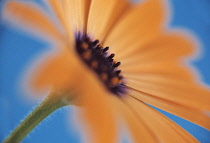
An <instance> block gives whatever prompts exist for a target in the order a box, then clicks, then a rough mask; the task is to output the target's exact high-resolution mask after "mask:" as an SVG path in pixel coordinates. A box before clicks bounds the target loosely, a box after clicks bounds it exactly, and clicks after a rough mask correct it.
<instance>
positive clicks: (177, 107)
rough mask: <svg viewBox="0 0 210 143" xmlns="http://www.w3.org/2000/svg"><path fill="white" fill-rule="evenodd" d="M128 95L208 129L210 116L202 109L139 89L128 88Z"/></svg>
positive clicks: (209, 127)
mask: <svg viewBox="0 0 210 143" xmlns="http://www.w3.org/2000/svg"><path fill="white" fill-rule="evenodd" d="M129 95H130V96H132V97H133V98H136V99H137V100H141V101H143V102H146V103H148V104H151V105H153V106H155V107H158V108H160V109H162V110H164V111H166V112H169V113H171V114H174V115H176V116H179V117H181V118H184V119H186V120H188V121H191V122H193V123H195V124H198V125H200V126H202V127H204V128H207V129H210V122H209V121H210V117H209V116H208V115H207V114H206V113H205V112H204V111H202V110H196V109H193V108H189V107H186V106H184V105H181V104H177V103H175V102H173V101H169V100H166V99H162V98H158V97H156V96H153V95H151V94H147V93H144V92H141V91H136V90H130V91H129Z"/></svg>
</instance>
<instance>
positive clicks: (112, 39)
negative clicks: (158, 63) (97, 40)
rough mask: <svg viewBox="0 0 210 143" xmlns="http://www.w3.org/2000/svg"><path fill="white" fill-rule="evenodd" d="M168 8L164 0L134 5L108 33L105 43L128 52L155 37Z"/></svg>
mask: <svg viewBox="0 0 210 143" xmlns="http://www.w3.org/2000/svg"><path fill="white" fill-rule="evenodd" d="M165 11H166V8H165V5H164V3H163V1H162V0H145V1H143V2H141V3H139V4H138V5H134V6H133V7H132V8H131V9H130V10H129V11H128V12H127V13H126V14H125V15H124V16H123V18H122V19H121V20H120V21H119V22H118V23H117V25H116V26H115V28H114V29H113V30H112V31H111V33H110V34H109V35H108V37H107V39H106V41H105V45H108V46H110V47H111V48H112V50H113V51H112V52H114V53H117V54H116V56H117V58H118V57H120V56H121V54H125V53H127V51H129V50H130V49H133V48H135V47H138V48H139V47H140V46H141V45H142V44H144V43H145V42H148V41H150V40H151V39H153V38H154V37H155V36H156V35H157V33H158V31H160V29H161V28H162V26H163V25H164V24H163V23H164V20H165V18H166V16H165V15H166V14H165Z"/></svg>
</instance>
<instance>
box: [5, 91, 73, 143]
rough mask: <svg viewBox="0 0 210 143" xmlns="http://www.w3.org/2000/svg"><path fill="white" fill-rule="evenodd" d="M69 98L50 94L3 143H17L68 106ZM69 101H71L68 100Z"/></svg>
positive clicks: (56, 93)
mask: <svg viewBox="0 0 210 143" xmlns="http://www.w3.org/2000/svg"><path fill="white" fill-rule="evenodd" d="M68 97H69V96H63V95H61V93H58V92H52V93H50V95H49V96H48V97H47V98H46V99H45V100H44V101H43V102H42V103H41V104H40V105H39V106H38V107H37V108H36V109H35V110H34V111H32V112H31V113H30V114H29V115H28V116H27V117H26V118H25V119H24V120H23V122H22V123H21V124H20V125H19V126H18V127H17V128H16V129H15V130H14V131H13V132H12V133H11V134H10V135H9V136H8V137H7V138H6V139H5V140H4V142H3V143H19V142H20V141H21V140H22V139H23V138H24V137H25V136H26V135H27V134H28V133H29V132H30V131H31V130H32V129H34V128H35V127H36V126H37V125H38V124H39V123H40V122H41V121H42V120H44V119H45V118H46V117H47V116H48V115H50V114H51V113H52V112H54V111H55V110H57V109H59V108H61V107H64V106H66V105H68V102H67V100H69V99H68ZM70 101H71V100H70Z"/></svg>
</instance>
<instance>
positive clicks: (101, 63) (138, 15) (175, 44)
mask: <svg viewBox="0 0 210 143" xmlns="http://www.w3.org/2000/svg"><path fill="white" fill-rule="evenodd" d="M46 4H47V6H48V10H46V7H45V10H43V9H42V8H40V7H38V6H35V3H32V2H25V1H24V2H23V1H22V2H20V1H9V2H8V3H7V4H6V6H5V11H4V17H5V18H6V19H7V20H8V21H10V23H12V24H15V25H19V26H20V27H22V28H24V29H26V30H27V31H29V32H31V33H33V34H36V35H37V34H39V35H40V36H42V37H44V38H45V39H46V38H47V39H48V40H49V41H50V42H53V44H54V46H55V47H56V49H55V51H56V52H54V53H53V54H51V55H50V56H49V54H48V57H47V58H45V59H44V60H43V61H42V63H41V64H39V65H38V67H37V68H36V71H35V72H34V73H33V75H32V78H31V79H30V81H31V82H30V85H31V87H32V88H33V89H34V90H36V91H41V90H43V89H46V88H48V89H49V88H50V89H52V90H55V89H56V90H58V91H70V92H71V93H72V94H69V96H73V97H74V103H73V104H77V105H79V106H81V107H83V108H82V110H83V111H82V112H81V116H82V117H83V118H82V119H84V121H85V122H86V123H87V127H88V131H89V133H90V135H91V137H92V142H100V143H103V142H104V143H112V142H113V143H115V142H117V124H118V123H119V120H122V121H123V122H124V124H125V125H126V127H127V129H128V131H129V132H130V135H131V137H132V140H133V141H134V142H136V143H139V142H143V143H153V142H165V143H169V142H170V143H173V142H174V143H177V142H181V143H182V142H183V143H184V142H186V143H189V142H190V143H192V142H198V141H197V140H196V139H195V138H194V137H192V136H191V135H190V134H189V133H188V132H186V131H185V130H184V129H182V128H181V127H180V126H179V125H177V124H176V123H174V122H173V121H171V120H170V119H168V118H167V117H166V116H164V115H163V114H161V113H160V112H158V111H156V110H155V109H153V108H152V107H151V106H149V105H148V104H150V105H153V106H155V107H158V108H160V109H162V110H164V111H167V112H169V113H172V114H174V115H177V116H179V117H181V118H184V119H186V120H188V121H191V122H193V123H195V124H198V125H200V126H202V127H204V128H207V129H210V117H209V111H210V102H209V101H210V92H209V91H208V90H207V89H206V88H205V87H203V86H202V85H201V84H200V83H198V82H197V81H196V79H195V78H194V75H193V74H192V73H191V72H190V68H188V67H187V66H186V65H185V64H183V63H182V62H181V60H182V58H184V57H186V56H191V55H193V54H194V51H195V50H194V47H195V45H196V44H195V42H194V41H193V40H192V38H190V37H189V36H187V35H186V34H185V33H184V32H182V31H180V30H169V29H166V26H165V25H166V24H167V19H168V11H167V7H166V5H165V3H164V2H163V1H161V0H145V1H143V2H140V3H138V4H136V5H132V4H130V3H129V2H128V1H126V0H61V1H58V0H48V1H46ZM50 14H51V15H50ZM52 14H53V15H54V17H52Z"/></svg>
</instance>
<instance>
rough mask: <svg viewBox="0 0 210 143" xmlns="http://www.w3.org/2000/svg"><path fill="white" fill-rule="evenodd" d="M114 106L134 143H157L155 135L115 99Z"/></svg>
mask: <svg viewBox="0 0 210 143" xmlns="http://www.w3.org/2000/svg"><path fill="white" fill-rule="evenodd" d="M115 106H116V108H117V111H118V114H120V117H121V118H123V120H124V122H123V123H124V124H125V125H127V127H128V130H129V132H130V135H131V137H132V140H133V142H134V143H140V142H142V143H157V142H158V139H157V137H156V135H155V134H153V132H152V131H151V130H150V128H148V126H147V125H146V124H145V123H144V121H143V120H142V119H141V118H139V117H138V116H136V113H135V112H132V111H131V110H130V108H128V106H126V104H125V103H123V102H122V101H121V100H119V99H115Z"/></svg>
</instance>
